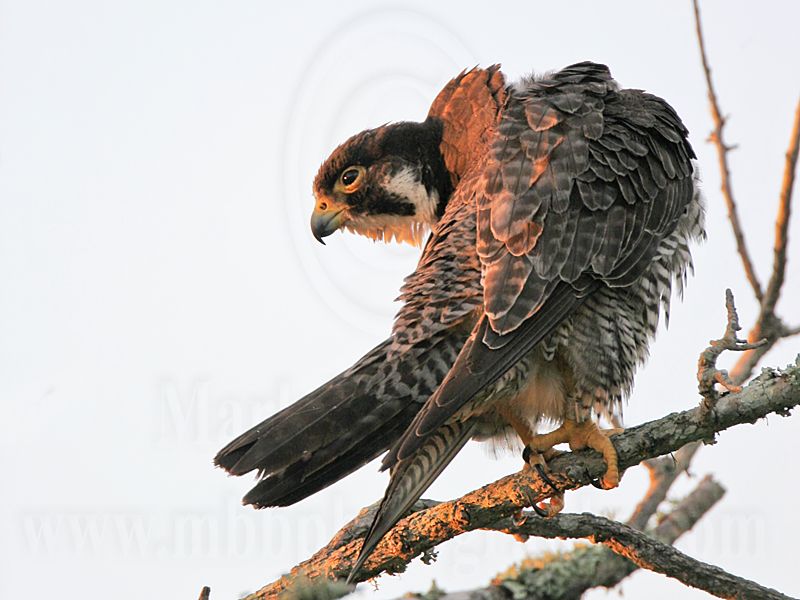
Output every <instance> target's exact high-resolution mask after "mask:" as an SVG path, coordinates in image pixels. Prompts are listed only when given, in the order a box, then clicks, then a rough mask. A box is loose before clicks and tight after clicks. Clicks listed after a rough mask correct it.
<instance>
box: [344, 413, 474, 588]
mask: <svg viewBox="0 0 800 600" xmlns="http://www.w3.org/2000/svg"><path fill="white" fill-rule="evenodd" d="M473 429H474V427H473V425H472V424H470V423H462V422H454V423H448V424H446V425H443V426H442V427H440V428H439V429H437V430H436V432H435V433H434V434H432V435H431V436H430V437H429V438H428V440H427V441H426V443H425V445H424V446H422V447H421V448H420V449H419V450H417V451H416V452H415V453H414V454H413V455H412V456H411V457H409V458H408V459H407V460H401V461H399V462H398V463H397V464H396V465H395V467H394V470H393V471H392V477H391V480H390V481H389V487H388V488H386V494H385V495H384V497H383V501H382V502H381V505H380V508H378V514H377V515H375V520H374V521H373V522H372V527H370V530H369V533H367V536H366V537H365V538H364V543H363V545H362V546H361V551H360V552H359V555H358V558H357V559H356V563H355V565H354V566H353V569H352V571H350V575H349V576H348V578H347V582H348V583H352V582H353V580H354V579H355V577H356V575H357V574H358V571H359V570H360V569H361V567H362V566H363V565H364V563H365V562H366V560H367V559H368V558H369V556H370V554H372V551H373V550H374V549H375V546H377V545H378V542H380V540H381V538H383V536H384V535H386V534H387V533H388V531H389V530H390V529H391V528H392V527H394V525H395V523H397V521H399V520H400V519H401V518H402V517H403V515H404V514H405V513H406V512H407V511H408V510H409V509H410V508H411V506H412V505H413V504H414V503H415V502H416V501H417V500H419V498H420V496H422V494H423V493H425V490H426V489H428V486H430V484H431V483H432V482H433V480H434V479H436V478H437V477H438V476H439V473H441V472H442V470H443V469H444V468H445V467H446V466H447V465H448V464H450V461H451V460H453V458H454V457H455V455H456V454H458V451H459V450H461V448H463V447H464V444H466V443H467V441H468V440H469V438H470V436H471V435H472V432H473Z"/></svg>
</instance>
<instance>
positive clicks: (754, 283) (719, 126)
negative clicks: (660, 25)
mask: <svg viewBox="0 0 800 600" xmlns="http://www.w3.org/2000/svg"><path fill="white" fill-rule="evenodd" d="M693 4H694V20H695V30H696V32H697V42H698V44H699V46H700V59H701V60H702V62H703V72H704V73H705V76H706V85H707V87H708V103H709V107H710V109H711V118H712V119H713V120H714V130H713V131H712V132H711V135H710V136H709V140H710V141H711V142H712V143H713V144H714V146H715V147H716V149H717V158H718V159H719V173H720V178H721V189H722V197H723V198H724V199H725V205H726V206H727V208H728V218H729V219H730V222H731V226H732V227H733V237H734V238H735V239H736V249H737V250H738V252H739V256H740V257H741V259H742V265H743V266H744V272H745V275H746V276H747V280H748V281H749V282H750V286H751V287H752V288H753V293H754V294H755V295H756V298H757V299H758V302H759V304H760V303H761V300H762V298H763V296H764V294H763V292H762V291H761V284H760V283H759V281H758V277H757V276H756V272H755V269H754V268H753V262H752V261H751V260H750V253H749V252H748V250H747V244H746V243H745V240H744V232H743V231H742V225H741V223H740V222H739V213H738V211H737V210H736V202H735V201H734V199H733V187H732V185H731V172H730V168H729V166H728V152H730V151H731V150H732V149H733V147H732V146H729V145H728V144H726V143H725V139H724V137H723V133H724V129H725V122H726V121H727V118H726V117H723V116H722V112H721V111H720V108H719V101H718V100H717V94H716V92H715V91H714V83H713V81H712V79H711V67H710V66H709V64H708V58H707V55H706V46H705V42H704V39H703V28H702V24H701V21H700V7H699V6H698V0H693Z"/></svg>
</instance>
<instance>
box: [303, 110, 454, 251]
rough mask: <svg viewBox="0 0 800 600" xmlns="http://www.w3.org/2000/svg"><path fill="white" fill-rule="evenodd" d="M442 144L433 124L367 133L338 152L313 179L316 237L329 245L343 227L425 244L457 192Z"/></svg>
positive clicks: (400, 125)
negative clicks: (448, 169)
mask: <svg viewBox="0 0 800 600" xmlns="http://www.w3.org/2000/svg"><path fill="white" fill-rule="evenodd" d="M440 144H441V127H440V126H437V124H436V123H435V122H433V121H431V120H428V121H425V122H423V123H407V122H403V123H394V124H391V125H384V126H383V127H378V128H377V129H368V130H366V131H363V132H361V133H359V134H357V135H354V136H353V137H351V138H350V139H349V140H347V141H346V142H345V143H344V144H342V145H341V146H339V147H338V148H336V150H334V151H333V153H332V154H331V155H330V156H329V157H328V159H327V160H326V161H325V162H324V163H323V164H322V166H321V167H320V169H319V172H318V173H317V176H316V178H315V179H314V212H313V214H312V215H311V231H312V232H313V234H314V237H315V238H317V240H319V241H320V242H322V243H323V244H324V243H325V242H323V240H322V238H324V237H326V236H328V235H330V234H332V233H333V232H334V231H336V230H338V229H342V228H344V229H348V230H350V231H353V232H355V233H359V234H361V235H364V236H367V237H370V238H372V239H375V240H384V241H386V242H389V241H392V240H397V241H399V242H408V243H411V244H417V245H419V244H421V243H422V241H423V239H424V236H425V233H426V232H427V230H428V229H429V228H430V227H431V226H432V225H433V224H434V223H435V222H436V221H437V220H438V219H439V217H440V216H441V214H442V212H443V210H444V206H445V204H446V203H447V199H448V197H449V196H450V194H451V193H452V190H453V185H452V182H451V178H450V175H449V173H448V172H447V170H446V168H445V164H444V160H443V158H442V155H441V151H440V149H439V146H440Z"/></svg>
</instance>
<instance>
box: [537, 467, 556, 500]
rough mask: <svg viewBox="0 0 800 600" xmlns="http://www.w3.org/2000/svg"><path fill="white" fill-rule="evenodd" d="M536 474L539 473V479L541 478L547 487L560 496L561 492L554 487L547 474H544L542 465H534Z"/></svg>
mask: <svg viewBox="0 0 800 600" xmlns="http://www.w3.org/2000/svg"><path fill="white" fill-rule="evenodd" d="M536 472H537V473H539V477H541V478H542V480H543V481H544V482H545V483H546V484H547V485H549V486H550V487H551V488H552V489H553V491H554V492H555V493H556V494H560V493H561V490H560V489H558V488H557V487H556V484H555V483H553V480H552V479H550V477H548V476H547V473H545V471H544V467H543V466H542V465H540V464H538V463H537V465H536Z"/></svg>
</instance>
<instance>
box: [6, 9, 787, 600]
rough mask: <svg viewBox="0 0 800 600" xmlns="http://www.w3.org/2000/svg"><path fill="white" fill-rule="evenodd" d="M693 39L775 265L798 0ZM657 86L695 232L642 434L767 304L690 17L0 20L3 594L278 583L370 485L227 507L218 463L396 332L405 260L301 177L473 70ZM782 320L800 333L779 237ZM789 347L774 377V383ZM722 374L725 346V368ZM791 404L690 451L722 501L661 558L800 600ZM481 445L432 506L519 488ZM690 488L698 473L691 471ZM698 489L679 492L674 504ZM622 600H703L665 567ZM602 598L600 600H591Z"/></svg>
mask: <svg viewBox="0 0 800 600" xmlns="http://www.w3.org/2000/svg"><path fill="white" fill-rule="evenodd" d="M703 14H704V17H705V23H706V31H707V45H708V50H709V54H710V59H711V61H712V64H713V67H714V76H715V79H716V83H717V87H718V90H719V94H720V100H721V103H722V107H723V111H724V112H725V113H726V114H729V115H731V119H730V122H729V127H728V139H729V141H730V142H731V143H736V144H738V145H739V147H738V149H737V150H736V151H735V152H734V153H732V154H731V164H732V168H733V183H734V186H735V191H736V194H737V198H738V201H739V204H740V209H741V213H742V219H743V223H744V226H745V228H746V231H747V234H748V240H749V242H750V245H751V249H752V253H753V256H754V260H755V263H756V268H757V270H758V273H759V275H760V277H761V278H762V280H764V279H766V277H767V275H768V270H769V265H770V261H771V242H772V231H773V221H774V213H775V206H776V201H777V195H778V189H779V185H780V177H781V173H782V168H783V153H784V152H785V150H786V146H787V143H788V135H789V127H790V125H791V118H792V110H793V105H794V103H795V102H796V100H797V94H798V92H800V47H798V42H797V23H798V22H800V4H798V3H796V2H784V1H777V0H776V1H765V2H759V3H758V4H757V5H754V4H753V3H752V2H730V1H722V0H718V1H714V2H711V1H707V2H704V3H703ZM587 59H591V60H595V61H598V62H604V63H606V64H608V65H609V66H610V67H611V70H612V73H613V74H614V76H615V77H616V78H617V80H618V81H619V82H620V83H621V84H622V85H623V86H625V87H635V88H643V89H646V90H648V91H650V92H653V93H656V94H658V95H661V96H663V97H664V98H666V99H667V100H668V101H669V102H670V103H671V104H672V105H673V106H674V107H675V108H676V110H677V111H678V112H679V114H680V115H681V116H682V117H683V119H684V120H685V122H686V124H687V126H688V127H689V129H690V130H691V133H692V136H691V139H692V142H693V143H694V146H695V149H696V151H697V153H698V156H699V163H700V166H701V169H702V172H703V174H704V182H705V183H704V188H705V189H706V192H707V199H708V204H709V218H708V231H709V240H708V242H707V244H706V245H705V246H704V247H702V248H699V249H697V250H696V252H695V263H696V267H697V274H696V276H695V277H694V278H693V279H691V280H690V282H689V288H688V294H687V297H686V301H685V303H684V304H683V305H680V304H679V303H676V304H675V306H674V308H673V316H672V323H671V326H670V329H669V330H668V331H666V332H665V331H663V330H662V331H661V332H660V335H659V338H658V340H657V342H656V343H655V344H654V345H653V348H652V356H651V360H650V362H649V364H648V365H647V367H646V368H644V369H642V370H641V371H640V373H639V375H638V377H637V379H636V384H635V390H634V394H633V397H632V398H631V401H630V405H629V407H628V409H627V411H626V415H625V420H626V423H627V424H629V425H634V424H638V423H641V422H643V421H646V420H650V419H653V418H656V417H660V416H663V415H664V414H667V413H668V412H672V411H676V410H683V409H686V408H689V407H691V406H693V405H694V404H695V403H696V402H697V401H698V396H697V391H696V386H697V383H696V380H695V370H696V360H697V356H698V354H699V352H700V351H701V350H702V349H703V348H704V347H705V346H706V345H707V343H708V340H709V339H711V338H715V337H718V336H719V335H720V334H721V332H722V329H723V326H724V307H723V300H724V289H725V288H726V287H732V288H733V290H734V292H735V293H736V294H737V300H738V305H739V309H740V314H741V317H742V321H743V323H745V324H749V323H751V322H752V319H753V318H754V317H755V315H756V306H755V304H754V301H753V299H752V297H751V294H750V293H749V288H748V286H747V285H746V282H745V281H744V278H743V276H742V269H741V266H740V263H739V262H738V258H737V257H736V255H735V253H734V251H733V242H732V236H731V233H730V228H729V225H728V223H727V220H726V217H725V211H724V208H723V205H722V199H721V197H720V195H719V193H718V188H719V176H718V172H717V167H716V157H715V155H714V152H713V148H712V147H711V146H709V145H708V144H707V143H705V139H706V137H707V134H708V131H709V129H710V127H711V122H710V118H709V116H708V110H707V103H706V95H705V94H706V93H705V87H704V82H703V79H702V72H701V70H700V65H699V61H698V52H697V47H696V43H695V38H694V24H693V21H692V17H691V6H690V3H689V2H688V1H683V2H672V1H662V2H647V3H644V2H635V1H625V2H622V1H620V2H612V3H608V2H604V3H599V2H597V3H596V2H589V1H586V2H551V3H547V4H545V3H543V2H538V1H532V0H529V1H527V2H524V3H517V4H514V5H513V6H512V3H491V4H477V3H472V4H470V3H467V2H458V3H456V2H448V3H444V2H442V3H433V2H412V1H408V0H401V1H399V2H397V1H395V2H390V3H383V2H337V3H327V4H320V5H316V4H312V3H309V2H291V3H272V4H270V3H267V2H255V1H249V2H244V1H242V2H212V1H205V0H193V1H191V2H189V1H174V2H155V1H152V0H150V1H148V0H138V1H136V2H131V1H120V2H100V1H96V2H91V1H77V2H70V3H63V2H40V1H35V0H25V1H16V2H14V1H8V0H0V281H2V282H3V290H2V293H0V365H2V366H0V398H2V409H3V418H2V419H0V468H1V469H2V474H3V482H4V483H3V492H2V494H0V565H2V566H0V598H2V599H6V598H8V599H11V598H45V597H53V596H54V595H58V596H60V597H67V598H81V599H83V600H94V599H100V598H105V597H108V595H109V594H113V596H114V597H115V598H118V599H120V600H127V599H131V600H133V599H136V600H139V599H140V598H142V597H146V598H165V599H167V598H168V599H170V600H178V599H193V598H196V597H197V595H198V593H199V591H200V588H201V587H202V586H203V585H209V586H211V588H212V600H223V599H225V600H227V599H234V598H237V597H239V595H241V594H242V593H244V592H248V591H252V590H255V589H257V588H258V587H260V586H261V585H263V584H265V583H267V582H269V581H271V580H273V579H275V578H276V577H278V576H279V575H280V574H281V573H282V572H285V571H287V570H288V569H289V568H291V567H292V566H293V565H295V564H296V563H297V562H298V561H300V560H302V559H304V558H307V557H308V556H309V555H310V554H311V553H312V552H314V551H315V550H317V549H318V548H319V547H320V546H322V545H323V544H324V543H326V542H327V541H328V539H329V538H330V536H331V535H332V534H333V533H334V532H335V531H336V530H337V529H338V528H339V527H340V526H341V525H342V524H344V523H345V522H346V521H347V520H348V519H349V518H350V517H351V516H353V515H354V514H355V513H356V512H357V510H358V509H359V508H360V507H362V506H365V505H367V504H370V503H371V502H373V501H375V500H376V499H378V498H379V497H380V496H381V495H382V494H383V490H384V487H385V485H386V481H387V476H386V474H383V473H378V470H377V464H376V463H373V464H370V465H367V466H366V467H364V468H363V469H361V470H360V471H359V472H357V473H356V474H354V475H351V476H350V477H348V478H347V479H345V480H343V481H341V482H339V483H338V484H336V485H334V486H332V487H330V488H328V489H327V490H324V491H323V492H321V493H319V494H317V495H315V496H313V497H312V498H309V499H307V500H305V501H303V502H301V503H300V504H298V505H296V506H294V507H291V508H287V509H279V510H278V509H270V510H263V511H254V510H252V509H251V508H246V507H243V506H241V504H240V498H241V496H242V495H243V494H244V493H245V492H246V491H247V490H248V489H249V488H250V487H251V485H252V479H251V478H248V477H245V478H242V479H235V478H229V477H226V476H225V475H224V474H223V472H222V471H220V470H216V469H214V468H213V467H212V464H211V460H212V457H213V456H214V454H215V453H216V451H217V450H218V449H219V448H220V447H221V446H222V445H224V444H225V443H227V442H228V441H229V439H230V438H231V437H232V436H234V435H236V434H238V433H240V432H241V431H243V430H244V429H246V428H248V427H250V426H251V425H253V424H255V423H256V422H258V421H260V420H261V419H263V418H265V417H266V416H268V415H270V414H272V413H273V412H275V411H277V410H278V409H279V408H281V407H283V406H286V405H288V404H289V403H290V402H292V401H293V400H295V399H297V398H299V397H300V396H302V395H303V394H304V393H306V392H308V391H310V390H312V389H313V388H315V387H317V386H318V385H319V384H321V383H323V382H324V381H326V380H327V379H329V378H330V377H331V376H333V375H335V374H336V373H338V372H340V371H341V370H343V369H344V368H346V367H348V366H349V365H350V364H352V362H353V361H354V360H356V359H357V358H358V357H359V356H361V355H362V354H363V353H364V352H366V351H367V350H368V349H370V348H372V346H373V345H375V344H376V343H377V342H379V341H380V340H382V339H384V338H385V337H386V335H387V334H388V332H389V331H390V327H391V322H392V317H393V314H394V312H395V310H396V309H397V305H396V304H394V303H393V299H394V298H395V297H396V295H397V291H398V288H399V286H400V284H401V281H402V278H403V276H405V275H406V274H408V273H410V272H411V271H412V270H413V268H414V264H415V261H416V258H417V256H418V253H419V251H418V250H417V249H415V248H412V247H408V246H406V247H400V246H386V245H382V244H374V243H372V242H370V241H368V240H366V239H362V238H356V237H353V236H346V235H338V234H337V235H335V236H332V237H331V238H329V241H328V245H327V246H325V247H323V246H321V245H319V244H318V243H317V242H316V241H315V240H314V239H313V237H312V236H311V234H310V231H309V227H308V218H309V215H310V211H311V209H312V205H313V201H312V197H311V193H310V192H311V181H312V178H313V176H314V174H315V172H316V169H317V168H318V166H319V164H320V162H321V161H322V160H324V158H325V157H326V156H327V154H328V153H329V152H330V150H331V149H332V148H333V147H335V146H336V145H337V144H338V143H339V142H341V141H343V140H344V139H345V138H346V137H348V136H349V135H351V134H353V133H356V132H357V131H360V130H361V129H364V128H366V127H374V126H376V125H379V124H382V123H384V122H387V121H393V120H403V119H421V118H423V117H424V115H425V113H426V112H427V108H428V105H429V104H430V102H431V100H432V99H433V98H434V96H435V95H436V93H437V91H438V90H439V89H440V88H441V87H442V86H443V85H444V84H445V83H446V82H447V81H448V80H449V79H450V78H451V77H453V76H454V75H455V74H457V73H458V72H459V71H461V70H462V69H463V68H465V67H471V66H473V65H476V64H480V65H489V64H493V63H498V62H499V63H502V64H503V70H504V72H505V73H506V75H507V76H508V77H509V79H514V78H516V77H519V76H520V75H522V74H524V73H527V72H529V71H531V70H536V71H545V70H551V69H556V68H560V67H563V66H566V65H568V64H571V63H573V62H577V61H580V60H587ZM791 242H792V244H793V245H792V247H791V249H790V263H789V268H788V280H787V284H786V289H785V293H784V297H783V299H782V301H781V304H780V307H779V308H780V311H781V313H782V314H784V315H786V316H787V317H790V318H789V320H790V321H791V322H792V324H797V323H798V322H800V309H796V308H793V307H797V306H800V273H798V271H797V268H796V265H797V264H798V261H800V227H799V226H798V220H797V219H795V221H794V223H793V225H792V230H791ZM798 351H800V340H798V339H793V340H789V341H786V342H784V343H782V344H780V345H779V346H778V347H776V348H775V350H774V351H773V352H772V353H771V354H770V355H769V357H768V360H767V361H766V363H767V364H770V365H775V366H779V365H784V364H786V363H788V362H791V361H793V360H794V357H795V356H796V355H797V353H798ZM733 358H735V357H730V356H728V357H725V360H724V361H723V362H725V361H727V364H730V363H731V362H732V360H733ZM798 419H800V417H799V416H794V417H792V418H790V419H784V418H781V417H777V416H773V417H770V418H769V420H768V421H767V422H761V423H759V424H757V425H755V426H749V425H747V426H741V427H739V428H737V429H736V430H735V431H731V432H728V433H724V434H722V435H720V436H719V443H718V444H716V445H715V446H712V447H706V448H703V449H702V450H701V452H700V454H699V455H698V457H697V459H696V460H695V463H694V465H693V468H692V472H693V473H694V474H695V476H696V478H697V479H696V480H699V478H700V477H701V476H702V475H704V474H706V473H709V472H711V473H714V474H715V476H716V477H717V478H718V480H719V481H720V482H721V483H722V484H723V485H724V486H725V487H726V488H727V489H728V493H727V495H726V496H725V497H724V499H723V500H722V502H721V503H720V504H719V505H717V507H715V508H714V509H713V511H712V512H711V513H709V514H708V515H707V516H706V517H705V518H704V519H703V520H702V521H701V522H700V523H699V524H698V525H697V527H696V528H695V530H694V531H692V532H691V533H689V534H687V535H686V536H685V537H684V538H683V539H682V540H681V541H680V543H679V544H678V546H679V547H680V548H681V549H682V550H684V551H686V552H688V553H689V554H690V555H692V556H694V557H696V558H699V559H701V560H704V561H707V562H711V563H715V564H718V565H720V566H722V567H723V568H726V569H729V570H730V571H732V572H734V573H736V574H738V575H742V576H745V577H749V578H752V579H755V580H757V581H758V582H760V583H762V584H764V585H768V586H772V587H775V588H778V589H780V590H781V591H783V592H784V593H787V594H790V595H795V596H797V595H800V580H798V578H797V573H796V567H797V551H796V540H797V539H798V537H800V522H798V519H797V512H796V511H797V498H798V495H799V494H800V484H798V481H797V477H796V473H797V469H796V468H795V467H794V466H792V465H791V464H788V465H786V466H783V465H782V464H781V463H782V462H785V461H787V460H789V459H790V458H791V457H794V456H796V455H797V454H798V453H799V452H800V441H798V439H800V438H799V437H798V435H797V432H798V430H800V421H798ZM520 464H521V461H520V459H519V457H518V456H502V457H500V458H499V459H495V458H494V457H492V456H490V454H489V453H488V452H487V451H486V449H485V447H483V446H482V445H481V444H478V443H472V444H470V445H469V446H468V447H467V448H466V449H465V450H464V451H463V452H462V453H461V454H460V455H459V456H458V458H457V459H456V460H455V461H454V462H453V464H452V465H451V466H450V467H449V468H448V469H447V470H446V471H445V472H444V473H443V474H442V476H441V477H440V478H439V480H438V481H437V482H436V483H435V484H434V486H433V487H432V488H431V489H430V490H429V491H428V492H427V494H426V497H431V498H437V499H448V498H452V497H455V496H457V495H460V494H461V493H463V492H465V491H467V490H470V489H473V488H475V487H478V486H480V485H483V484H485V483H487V482H489V481H492V480H494V479H496V478H498V477H500V476H502V475H504V474H507V473H509V472H512V471H515V470H517V469H519V468H520ZM696 480H695V481H696ZM693 485H694V481H692V480H686V479H684V480H681V481H680V482H679V484H678V485H676V486H675V489H674V494H673V495H674V496H676V497H678V496H681V495H683V494H685V493H687V492H688V491H689V490H690V489H691V488H692V486H693ZM645 488H646V477H645V475H644V473H643V472H642V470H641V469H631V470H629V471H628V473H627V474H626V475H625V477H624V479H623V481H622V485H621V487H620V488H619V489H618V490H614V491H610V492H601V491H598V490H595V489H593V488H590V489H587V490H581V491H579V492H575V493H569V494H567V496H566V510H567V511H576V512H578V511H592V512H597V513H601V514H612V515H615V516H617V517H618V518H626V517H627V515H628V514H629V513H630V510H631V508H632V507H633V505H634V504H635V502H636V501H637V500H638V499H639V498H640V497H641V495H642V494H643V492H644V490H645ZM569 547H570V543H564V542H550V541H541V540H536V539H533V540H530V541H529V542H527V543H526V544H520V543H518V542H515V541H514V540H513V539H511V538H509V537H508V536H504V535H502V534H492V533H473V534H470V535H466V536H462V537H461V538H459V539H458V540H455V541H452V542H449V543H447V544H444V545H442V546H441V547H440V548H439V559H438V561H437V562H436V563H435V564H434V565H433V566H430V567H428V566H425V565H423V564H421V563H420V562H419V561H415V562H414V563H413V564H412V565H411V566H410V567H409V569H408V571H407V572H406V573H405V574H403V575H402V576H398V577H382V578H381V579H379V580H378V583H377V589H373V587H372V586H370V585H362V586H361V588H363V589H362V590H361V597H362V598H365V599H376V600H378V599H383V598H392V597H396V596H398V595H400V594H402V593H403V592H406V591H417V592H419V591H425V590H427V589H428V588H429V586H430V582H431V580H432V579H436V582H437V584H438V585H439V586H440V587H443V588H445V589H447V590H450V591H455V590H460V589H466V588H470V587H475V586H479V585H485V584H487V583H488V581H489V580H490V579H491V578H492V577H493V576H494V575H495V574H496V573H497V572H498V571H500V570H503V569H504V568H506V567H507V566H508V565H509V564H510V563H511V562H513V561H516V560H520V559H522V558H523V557H525V556H526V555H536V554H539V553H541V552H543V551H545V550H552V549H557V548H569ZM622 589H623V591H624V592H625V595H626V597H629V598H641V597H653V598H663V597H667V596H668V595H669V597H671V598H673V599H675V600H678V599H681V600H682V599H690V598H705V597H706V596H705V594H703V593H700V592H696V591H692V590H688V589H686V588H684V587H683V586H682V585H681V584H679V583H677V582H674V581H672V580H668V579H666V578H664V577H662V576H660V575H655V574H652V573H639V574H637V575H635V576H633V577H632V578H630V579H629V580H628V581H627V582H626V583H625V584H624V585H623V586H622ZM606 596H607V592H605V591H602V590H598V591H594V592H591V593H590V594H589V595H588V598H590V599H591V600H597V599H599V598H605V597H606Z"/></svg>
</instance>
